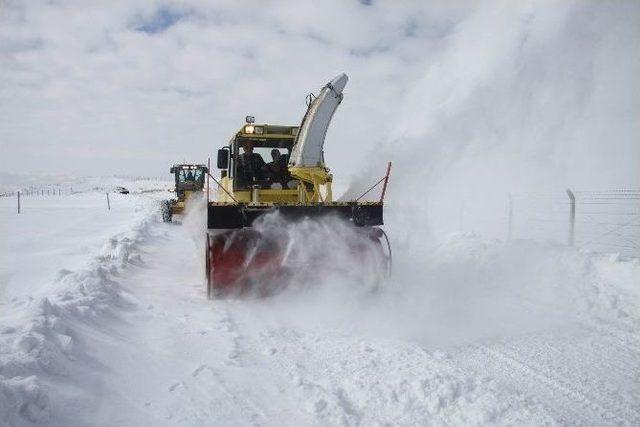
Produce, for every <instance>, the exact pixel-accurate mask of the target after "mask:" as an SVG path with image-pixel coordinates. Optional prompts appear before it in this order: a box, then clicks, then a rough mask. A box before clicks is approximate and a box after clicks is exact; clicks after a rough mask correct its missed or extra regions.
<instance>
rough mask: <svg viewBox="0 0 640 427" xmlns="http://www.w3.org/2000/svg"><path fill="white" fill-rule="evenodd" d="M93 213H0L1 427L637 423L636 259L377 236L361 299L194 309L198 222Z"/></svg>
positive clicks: (72, 200)
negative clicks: (379, 261)
mask: <svg viewBox="0 0 640 427" xmlns="http://www.w3.org/2000/svg"><path fill="white" fill-rule="evenodd" d="M125 186H126V185H125ZM111 197H112V198H111V210H110V211H109V210H107V209H106V200H105V195H104V193H102V192H101V191H100V192H97V191H96V192H91V191H89V192H86V193H82V194H73V195H66V196H64V195H63V196H56V197H55V198H54V197H50V198H46V197H33V198H26V200H25V203H24V205H23V206H24V207H23V213H22V214H20V215H17V214H16V213H15V199H14V198H0V215H1V217H0V218H1V222H0V223H1V224H2V230H1V234H2V236H3V238H2V243H1V245H2V246H1V249H0V250H1V257H0V262H1V264H0V425H2V426H4V425H216V424H218V425H219V424H222V425H283V424H284V425H382V424H389V423H391V424H400V425H425V424H435V425H461V424H472V425H479V424H500V425H502V424H572V423H577V424H590V425H601V424H630V425H638V424H640V328H639V326H640V289H639V288H638V284H639V283H640V262H639V261H638V260H637V259H631V260H628V259H620V258H619V257H616V256H615V255H603V254H596V253H589V252H581V251H579V250H576V249H569V248H566V247H563V246H553V245H550V244H540V243H535V242H533V241H527V240H523V241H514V242H510V243H505V242H501V241H486V240H484V239H482V238H480V237H478V236H475V235H464V234H461V235H456V236H451V238H450V239H448V240H447V241H445V242H443V243H441V244H440V245H438V246H437V247H434V248H432V247H426V246H420V244H419V243H416V242H420V240H421V239H422V238H424V236H420V235H417V236H413V237H414V238H413V239H411V238H410V237H407V236H410V235H411V233H410V232H409V231H408V230H404V233H403V232H402V231H403V230H402V229H400V228H399V225H398V224H395V228H396V230H395V231H396V235H397V239H396V245H395V247H394V249H395V255H396V257H395V259H396V262H395V265H394V274H393V277H392V278H391V280H390V281H389V283H387V284H385V285H384V286H383V288H382V289H381V290H379V291H378V292H375V293H371V292H367V291H366V289H364V290H363V288H362V287H352V286H350V284H349V283H345V282H344V281H341V280H339V278H336V277H332V278H331V279H330V280H326V281H325V282H324V283H321V284H319V285H318V286H316V287H313V288H311V289H308V288H305V289H296V290H295V291H289V292H284V293H282V294H280V295H277V296H275V297H271V298H268V299H251V300H216V301H208V300H207V299H206V296H205V288H204V277H203V273H204V269H203V263H204V259H203V253H204V246H203V245H204V241H203V235H204V224H203V219H202V213H203V211H202V206H194V207H193V208H192V211H191V213H190V214H188V215H187V217H185V218H184V219H183V221H182V224H164V223H162V222H161V221H160V220H159V219H158V209H157V200H158V199H161V198H162V197H166V194H165V193H162V192H158V193H146V192H145V193H140V194H130V195H111ZM328 232H329V233H330V231H328ZM328 237H329V238H331V237H333V238H337V237H338V236H328ZM393 237H394V236H393V235H392V238H393Z"/></svg>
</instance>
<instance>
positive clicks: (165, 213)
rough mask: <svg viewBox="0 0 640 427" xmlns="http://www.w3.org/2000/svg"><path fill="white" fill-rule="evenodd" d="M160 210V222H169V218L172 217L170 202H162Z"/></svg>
mask: <svg viewBox="0 0 640 427" xmlns="http://www.w3.org/2000/svg"><path fill="white" fill-rule="evenodd" d="M160 210H161V212H162V221H164V222H171V217H172V216H173V214H172V212H171V201H170V200H163V201H162V204H161V205H160Z"/></svg>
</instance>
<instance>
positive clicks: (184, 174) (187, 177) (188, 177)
mask: <svg viewBox="0 0 640 427" xmlns="http://www.w3.org/2000/svg"><path fill="white" fill-rule="evenodd" d="M203 178H204V173H203V172H202V170H201V169H180V172H179V173H178V181H179V182H180V183H186V182H197V181H201V180H202V179H203Z"/></svg>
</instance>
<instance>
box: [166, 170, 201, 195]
mask: <svg viewBox="0 0 640 427" xmlns="http://www.w3.org/2000/svg"><path fill="white" fill-rule="evenodd" d="M208 171H209V170H208V168H207V167H206V166H205V165H191V164H188V165H187V164H183V165H174V166H172V167H171V169H170V171H169V172H170V173H172V174H174V177H175V182H176V193H177V194H178V197H179V198H181V197H182V196H183V195H184V192H185V191H201V190H202V189H203V188H204V182H205V176H206V174H207V172H208Z"/></svg>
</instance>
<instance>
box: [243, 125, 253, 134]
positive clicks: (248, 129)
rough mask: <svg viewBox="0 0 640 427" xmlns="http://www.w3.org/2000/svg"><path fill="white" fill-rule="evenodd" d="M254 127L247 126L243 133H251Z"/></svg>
mask: <svg viewBox="0 0 640 427" xmlns="http://www.w3.org/2000/svg"><path fill="white" fill-rule="evenodd" d="M253 129H254V127H253V126H251V125H249V126H245V127H244V133H253Z"/></svg>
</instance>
